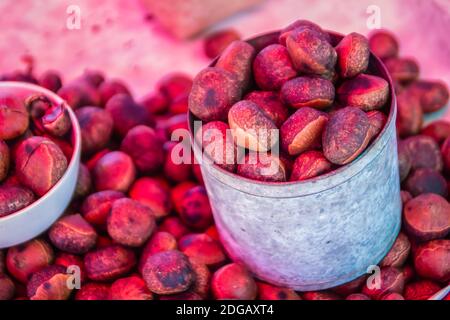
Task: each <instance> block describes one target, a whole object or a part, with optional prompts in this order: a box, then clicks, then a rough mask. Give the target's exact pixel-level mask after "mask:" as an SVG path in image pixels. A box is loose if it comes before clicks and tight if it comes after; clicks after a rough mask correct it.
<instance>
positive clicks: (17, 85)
mask: <svg viewBox="0 0 450 320" xmlns="http://www.w3.org/2000/svg"><path fill="white" fill-rule="evenodd" d="M1 88H12V89H26V90H30V91H35V92H37V93H42V94H44V95H46V96H47V97H49V98H50V100H52V101H54V102H56V103H64V104H65V105H66V106H67V110H68V112H69V115H70V122H71V123H72V130H73V133H72V134H73V137H74V140H75V144H74V149H73V153H72V158H71V159H70V162H69V165H68V166H67V169H66V172H64V175H63V176H62V177H61V179H59V181H58V182H57V183H56V184H55V185H54V186H53V187H52V188H51V189H50V190H49V191H47V193H46V194H44V195H43V196H42V197H40V198H39V199H37V200H36V201H35V202H33V203H32V204H30V205H29V206H27V207H25V208H23V209H21V210H19V211H16V212H13V213H11V214H9V215H7V216H4V217H0V224H1V223H3V222H5V221H8V220H13V219H15V218H17V217H18V216H20V215H24V214H27V213H28V212H29V211H31V210H34V209H36V208H37V207H39V205H40V204H41V203H42V202H45V201H47V200H49V198H51V197H52V196H53V194H54V193H55V192H56V190H57V189H58V187H59V186H60V185H62V184H64V183H66V180H67V179H68V176H69V175H68V172H70V171H72V170H74V167H75V166H77V165H78V164H77V162H79V161H78V160H77V159H80V156H81V129H80V125H79V123H78V120H77V117H76V116H75V113H74V112H73V110H72V109H71V107H70V106H69V105H68V104H67V102H66V101H65V100H64V99H63V98H61V97H60V96H58V95H57V94H56V93H54V92H53V91H50V90H48V89H46V88H43V87H41V86H38V85H35V84H31V83H27V82H20V81H0V89H1Z"/></svg>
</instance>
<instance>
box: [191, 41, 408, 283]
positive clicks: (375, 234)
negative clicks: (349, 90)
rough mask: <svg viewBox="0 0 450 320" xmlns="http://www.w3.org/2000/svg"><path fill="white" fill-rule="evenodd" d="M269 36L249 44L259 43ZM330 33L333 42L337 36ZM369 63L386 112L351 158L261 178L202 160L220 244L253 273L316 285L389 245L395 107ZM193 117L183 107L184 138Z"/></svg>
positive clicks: (394, 194)
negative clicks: (292, 177)
mask: <svg viewBox="0 0 450 320" xmlns="http://www.w3.org/2000/svg"><path fill="white" fill-rule="evenodd" d="M276 35H277V33H271V34H267V35H262V36H259V37H256V38H253V39H251V40H249V43H252V44H257V45H259V44H262V43H264V45H266V44H267V43H270V42H272V41H274V39H275V40H276V39H277V36H276ZM330 35H331V36H332V39H333V41H334V42H335V43H337V42H338V41H339V40H340V39H341V38H342V36H341V35H338V34H334V33H330ZM213 64H214V63H213ZM369 69H370V71H371V73H373V74H375V75H378V76H380V77H382V78H384V79H386V80H387V81H388V82H389V88H390V92H391V95H390V98H389V101H388V106H389V116H388V120H387V123H386V125H385V127H384V129H383V131H382V132H381V133H380V135H379V136H378V137H377V139H376V140H375V141H374V142H373V143H372V144H371V145H370V146H369V147H368V148H367V150H365V152H364V153H363V154H362V155H361V156H359V157H358V159H356V160H355V161H353V162H352V163H351V164H348V165H346V166H344V167H341V168H340V169H338V170H335V171H333V172H330V173H328V174H326V175H322V176H320V177H317V178H314V179H311V180H307V181H303V182H286V183H266V182H259V181H254V180H249V179H246V178H243V177H240V176H238V175H236V174H233V173H230V172H228V171H225V170H223V169H221V168H219V167H218V166H216V165H214V164H211V163H210V162H209V161H203V162H202V165H201V169H202V173H203V178H204V181H205V186H206V189H207V191H208V195H209V197H210V202H211V206H212V210H213V214H214V218H215V222H216V225H217V228H218V231H219V234H220V237H221V239H222V242H223V244H224V247H225V249H226V250H227V252H228V253H229V255H230V256H231V257H232V259H233V260H235V261H239V262H242V263H244V264H245V265H246V266H247V267H248V268H249V270H250V271H251V272H253V274H254V275H255V276H256V277H258V278H260V279H262V280H265V281H268V282H270V283H273V284H277V285H281V286H286V287H290V288H293V289H295V290H298V291H311V290H322V289H326V288H330V287H334V286H338V285H340V284H343V283H346V282H349V281H351V280H353V279H355V278H357V277H359V276H361V275H363V274H365V273H366V272H367V269H368V267H369V266H371V265H376V264H377V263H378V262H380V261H381V260H382V258H383V257H384V256H385V255H386V254H387V252H388V251H389V249H390V248H391V247H392V245H393V243H394V241H395V239H396V237H397V234H398V232H399V230H400V221H401V199H400V182H399V173H398V160H397V138H396V130H395V118H396V109H397V107H396V100H395V95H394V94H393V92H394V88H393V86H392V81H391V79H390V77H389V75H388V73H387V71H386V69H385V67H384V65H383V64H382V63H381V61H380V60H379V59H378V58H376V57H375V56H373V55H371V58H370V64H369ZM195 120H196V119H195V117H194V116H193V115H192V114H189V125H190V131H191V141H194V139H192V128H194V126H193V122H194V121H195ZM193 148H194V153H195V156H196V158H197V159H200V158H199V157H201V147H200V146H199V145H198V144H197V143H193Z"/></svg>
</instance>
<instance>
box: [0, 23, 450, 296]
mask: <svg viewBox="0 0 450 320" xmlns="http://www.w3.org/2000/svg"><path fill="white" fill-rule="evenodd" d="M302 23H304V22H302ZM376 36H377V35H374V36H373V37H372V38H371V39H370V42H369V43H370V45H371V47H372V51H374V52H375V48H379V49H380V50H381V48H384V49H385V51H389V50H391V48H390V47H389V43H393V44H395V46H396V47H398V45H397V44H396V43H397V42H396V40H395V38H393V37H392V36H389V37H385V40H384V41H381V43H380V42H378V44H376V45H375V44H373V43H372V39H374V38H375V37H376ZM221 73H222V71H217V70H216V72H215V73H214V75H219V77H220V74H221ZM15 74H16V77H17V79H19V80H24V79H34V77H33V76H32V75H30V74H27V75H21V73H19V72H18V73H15ZM17 75H21V76H20V77H19V76H17ZM9 80H11V79H10V78H9ZM36 81H38V83H39V84H41V85H43V86H46V87H48V88H50V89H52V90H54V91H56V92H58V93H59V94H60V95H61V96H63V97H64V98H65V99H66V100H67V101H69V104H70V105H71V106H72V108H73V109H74V110H75V113H76V115H77V117H78V120H79V123H80V126H81V130H82V139H83V141H82V142H83V156H82V162H83V165H82V166H81V169H80V173H79V178H78V185H77V189H76V193H75V196H74V199H73V201H72V203H71V205H70V207H69V208H68V209H67V211H66V213H65V214H64V215H63V216H62V217H61V218H60V219H59V220H58V221H57V222H56V223H55V224H54V225H53V226H52V227H51V228H50V230H49V231H48V232H47V234H46V235H43V236H42V237H39V238H37V239H34V240H31V241H29V242H27V243H24V244H22V245H19V246H16V247H12V248H9V249H5V250H3V251H2V250H0V300H4V299H33V300H39V299H53V300H55V299H59V300H63V299H77V300H108V299H111V300H151V299H159V300H175V299H184V300H198V299H263V300H272V299H290V300H300V299H307V300H336V299H348V300H364V299H366V300H367V299H384V300H396V299H428V298H429V297H430V296H431V295H433V294H435V293H436V292H437V291H439V290H440V289H441V288H442V287H443V286H445V285H447V284H448V281H449V280H450V268H449V266H450V240H449V238H448V237H449V234H450V216H449V215H450V205H449V203H448V201H447V199H448V185H447V183H446V182H447V181H448V178H449V175H448V174H449V173H450V161H449V160H450V142H449V141H450V140H449V139H450V138H449V137H450V123H447V122H442V121H438V122H435V123H433V124H431V125H429V126H428V127H426V128H424V129H423V131H422V135H418V136H410V137H408V138H407V139H406V140H405V142H406V143H400V146H399V158H400V171H401V172H402V180H403V184H402V185H403V191H402V198H403V201H404V210H403V221H404V224H403V228H402V232H401V233H400V235H399V236H398V238H397V240H396V241H395V243H394V245H393V247H392V249H391V250H390V252H389V253H388V254H387V256H386V257H385V258H384V259H383V261H381V262H380V264H379V266H380V272H379V273H378V274H376V275H373V276H369V275H366V276H362V277H360V278H358V279H356V280H354V281H352V282H350V283H347V284H344V285H342V286H339V287H337V288H332V289H329V290H325V291H316V292H295V291H294V290H291V289H289V288H283V287H278V286H275V285H272V284H269V283H265V282H262V281H260V280H256V279H254V278H253V276H252V275H251V274H250V272H249V271H248V270H247V269H246V268H245V267H244V266H243V265H241V264H239V263H234V262H232V261H231V260H230V259H229V257H228V256H227V254H226V252H225V250H224V248H223V247H222V245H221V242H220V239H219V236H218V232H217V229H216V227H215V225H214V222H213V219H212V212H211V207H210V205H209V200H208V196H207V194H206V190H205V187H204V186H203V182H202V178H201V174H200V171H199V166H198V165H197V164H189V163H181V164H179V163H177V162H175V161H174V160H173V158H172V157H171V152H172V150H174V149H176V147H177V146H178V145H177V143H176V142H173V141H170V139H169V137H170V135H171V133H172V132H174V131H175V130H176V129H179V128H182V129H183V128H184V129H186V128H187V115H186V112H187V109H188V95H189V92H190V90H191V86H192V81H191V79H190V78H189V77H187V76H185V75H183V74H170V75H168V76H166V77H164V78H163V79H161V81H160V83H159V84H158V87H157V90H155V92H153V93H152V94H150V95H149V96H147V97H145V98H144V99H142V100H138V101H136V100H135V99H134V98H133V96H132V94H131V92H130V90H129V88H128V87H127V85H126V84H125V83H124V82H122V81H120V80H114V79H105V78H104V76H103V75H102V74H101V73H98V72H93V71H90V72H87V73H85V74H84V75H83V76H81V77H80V78H79V79H76V80H74V81H72V82H69V83H67V84H65V83H64V84H62V81H61V79H60V77H59V76H58V74H57V73H55V72H48V73H46V74H45V75H43V76H42V77H41V78H39V80H36ZM318 81H321V80H318ZM403 85H404V84H403ZM222 93H224V92H221V94H222ZM267 95H268V96H269V97H270V96H273V94H272V93H270V92H269V93H267ZM269 101H271V100H269ZM274 101H275V102H277V101H279V100H277V99H275V100H274ZM280 105H281V106H283V105H282V104H280V103H274V104H272V106H280ZM244 107H245V105H244ZM303 108H306V107H303ZM250 109H252V107H250ZM355 109H356V108H355ZM130 110H131V111H130ZM282 110H287V109H285V108H282ZM299 110H300V109H299ZM313 110H315V109H313ZM352 110H353V109H352ZM358 110H359V109H358ZM318 112H322V111H318ZM356 113H358V112H356ZM276 114H278V113H276ZM237 120H239V117H238V118H237ZM211 123H212V124H213V125H214V122H209V123H207V124H206V125H211ZM264 123H269V122H264ZM277 123H283V121H280V122H277ZM405 124H407V122H405ZM218 128H219V129H220V130H222V129H223V128H227V125H226V124H225V123H223V124H221V125H219V126H218ZM444 141H446V142H444ZM439 146H441V150H440V149H439ZM310 152H319V151H315V150H314V151H310ZM412 155H414V156H412ZM283 161H285V160H283ZM230 170H233V169H230ZM446 179H447V181H446ZM444 185H445V186H444ZM371 279H380V280H381V282H379V284H381V286H379V287H378V286H371V285H370V284H371ZM77 281H79V284H80V287H77V286H76V284H77ZM68 283H73V284H74V286H68V285H67V284H68ZM447 299H449V298H448V297H447Z"/></svg>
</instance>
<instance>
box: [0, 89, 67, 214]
mask: <svg viewBox="0 0 450 320" xmlns="http://www.w3.org/2000/svg"><path fill="white" fill-rule="evenodd" d="M71 139H72V123H71V119H70V116H69V113H68V111H67V107H66V105H65V104H56V103H54V102H52V101H51V100H50V99H49V98H48V97H46V96H45V95H42V94H35V95H31V96H29V97H25V98H24V97H21V96H17V95H14V94H4V95H2V96H0V219H1V218H2V217H5V216H7V215H10V214H12V213H14V212H16V211H19V210H21V209H23V208H25V207H27V206H29V205H30V204H31V203H33V202H34V201H35V200H36V199H38V198H39V197H42V196H43V195H45V194H46V193H47V192H48V191H49V190H50V189H51V188H53V186H54V185H55V184H56V183H57V182H58V181H59V180H60V179H61V177H62V176H63V175H64V173H65V171H66V169H67V166H68V163H69V162H70V160H71V158H72V151H73V146H72V141H71Z"/></svg>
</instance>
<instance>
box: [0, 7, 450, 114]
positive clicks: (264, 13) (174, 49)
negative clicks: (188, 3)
mask: <svg viewBox="0 0 450 320" xmlns="http://www.w3.org/2000/svg"><path fill="white" fill-rule="evenodd" d="M164 1H168V0H164ZM69 5H78V6H79V7H80V9H81V29H79V30H69V29H67V27H66V20H67V18H68V14H67V13H66V9H67V7H68V6H69ZM369 5H377V6H379V7H380V10H381V24H382V27H383V28H387V29H390V30H393V31H394V32H395V33H396V34H397V35H398V36H399V37H400V38H401V55H403V56H414V57H416V58H417V59H418V61H419V62H420V66H421V68H422V70H421V73H422V76H423V77H426V78H437V79H442V80H444V81H445V82H446V83H447V85H449V84H450V36H449V33H450V0H395V1H393V0H345V1H344V0H326V1H325V0H266V1H265V2H264V3H262V4H261V5H259V6H257V7H255V8H253V9H251V10H248V11H246V12H243V13H240V14H238V15H236V16H234V17H232V18H230V19H227V20H226V21H223V22H221V23H220V24H218V25H216V26H215V27H214V28H213V29H221V28H224V27H227V26H233V27H234V28H235V29H237V30H238V31H239V32H240V33H241V34H242V36H243V37H244V38H245V37H249V36H252V35H255V34H258V33H262V32H265V31H270V30H274V29H277V28H280V27H282V26H285V25H286V24H288V23H289V22H291V21H293V20H295V19H297V18H303V19H310V20H313V21H315V22H317V23H319V24H320V25H321V26H322V27H324V28H326V29H332V30H336V31H338V32H342V33H348V32H351V31H356V32H360V33H363V34H368V32H369V29H368V28H367V26H366V21H367V18H368V16H369V14H367V13H366V10H367V7H368V6H369ZM0 12H2V19H0V30H1V32H0V72H7V71H11V70H14V69H17V68H23V62H21V56H23V54H31V55H33V56H34V58H35V62H36V71H37V73H38V74H39V72H41V71H43V70H46V69H48V68H51V69H56V70H61V72H62V73H63V76H64V79H65V80H70V79H72V78H74V77H76V76H77V75H79V74H80V73H81V72H83V70H84V69H89V68H90V69H100V70H104V72H105V73H106V74H107V75H109V76H111V77H120V78H123V79H124V80H125V81H126V82H127V83H129V85H130V86H131V88H132V90H133V93H134V94H135V95H136V96H138V97H139V96H142V95H145V94H147V93H149V92H150V91H151V90H152V89H153V87H154V84H155V83H156V81H157V80H158V79H159V78H160V77H161V76H162V75H164V74H166V73H168V72H170V71H185V72H187V73H189V74H191V75H194V74H195V73H196V72H198V71H199V70H200V69H201V68H202V67H204V66H205V65H206V64H207V63H208V59H207V58H206V57H204V55H203V51H202V40H201V38H198V39H193V40H189V41H185V42H180V41H177V40H175V39H173V38H172V37H171V36H170V35H169V34H168V33H167V32H166V31H165V30H162V29H161V27H160V26H158V24H157V23H156V22H155V21H154V20H149V19H148V18H146V16H147V13H146V11H145V9H144V7H143V6H142V4H141V2H140V1H139V0H126V1H125V0H122V1H120V0H109V1H105V0H97V1H92V0H90V1H89V0H46V1H34V0H1V1H0ZM447 114H448V116H449V117H450V113H449V112H447Z"/></svg>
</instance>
